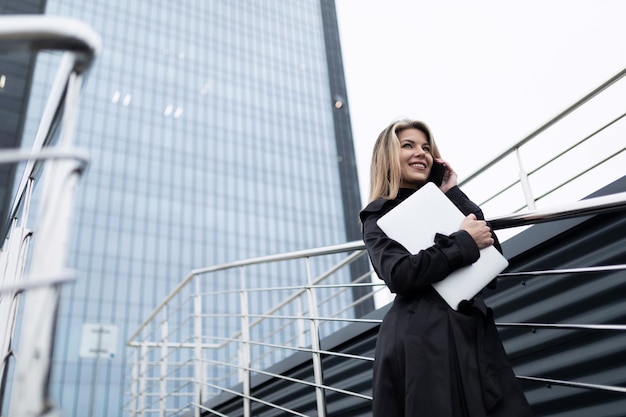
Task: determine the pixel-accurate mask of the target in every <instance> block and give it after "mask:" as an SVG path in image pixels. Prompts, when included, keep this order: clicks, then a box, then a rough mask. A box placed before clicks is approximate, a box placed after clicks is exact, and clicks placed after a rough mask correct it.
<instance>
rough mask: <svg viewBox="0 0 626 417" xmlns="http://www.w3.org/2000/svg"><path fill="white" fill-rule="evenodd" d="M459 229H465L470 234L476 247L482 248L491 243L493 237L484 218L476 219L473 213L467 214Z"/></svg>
mask: <svg viewBox="0 0 626 417" xmlns="http://www.w3.org/2000/svg"><path fill="white" fill-rule="evenodd" d="M461 230H465V231H466V232H467V233H469V234H470V236H471V237H472V239H474V242H476V244H477V245H478V249H484V248H486V247H488V246H491V245H493V237H492V236H491V229H489V226H487V222H485V221H484V220H476V215H475V214H474V213H472V214H470V215H468V216H467V217H465V219H464V220H463V223H461Z"/></svg>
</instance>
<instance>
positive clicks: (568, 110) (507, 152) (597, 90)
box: [459, 68, 626, 185]
mask: <svg viewBox="0 0 626 417" xmlns="http://www.w3.org/2000/svg"><path fill="white" fill-rule="evenodd" d="M624 75H626V68H624V69H622V70H621V71H620V72H618V73H617V74H615V75H614V76H613V77H611V78H609V79H608V80H607V81H605V82H604V83H602V84H601V85H600V86H599V87H597V88H595V89H593V90H592V91H590V92H589V93H587V94H586V95H585V96H583V97H582V98H581V99H579V100H578V101H576V102H575V103H574V104H572V105H571V106H569V107H567V108H566V109H565V110H563V111H561V112H560V113H558V114H557V115H556V116H554V117H553V118H551V119H550V120H548V121H547V122H545V123H544V124H543V125H541V126H540V127H539V128H537V129H535V130H534V131H533V132H531V133H530V134H528V135H527V136H526V137H524V138H523V139H521V140H519V141H518V142H517V143H515V144H513V145H512V146H510V147H509V148H507V149H506V150H504V151H503V152H501V153H500V154H499V155H497V156H496V157H495V158H493V159H492V160H490V161H489V162H487V163H486V164H484V165H483V166H482V167H481V168H479V169H477V170H476V171H474V172H473V173H472V174H470V175H469V176H468V177H467V178H465V179H463V181H460V182H459V185H463V184H466V183H468V182H469V181H471V180H473V179H474V178H476V177H477V176H478V175H480V174H481V173H482V172H484V171H486V170H487V169H489V168H491V167H492V166H494V165H495V164H497V163H498V162H500V161H501V160H503V159H504V158H506V157H507V156H508V155H510V154H511V153H513V152H515V150H516V149H518V148H520V147H521V146H523V145H525V144H526V143H528V142H529V141H530V140H531V139H533V138H534V137H536V136H538V135H539V134H540V133H542V132H544V131H546V130H547V129H548V128H550V127H551V126H552V125H554V124H555V123H556V122H558V121H559V120H561V119H563V118H564V117H565V116H567V115H569V114H570V113H572V112H573V111H574V110H576V109H578V108H579V107H581V106H582V105H583V104H585V103H586V102H587V101H589V100H591V99H592V98H594V97H595V96H597V95H598V94H600V93H601V92H602V91H604V90H606V89H607V88H609V87H610V86H611V85H613V84H615V83H616V82H617V81H619V80H620V79H621V78H622V77H624Z"/></svg>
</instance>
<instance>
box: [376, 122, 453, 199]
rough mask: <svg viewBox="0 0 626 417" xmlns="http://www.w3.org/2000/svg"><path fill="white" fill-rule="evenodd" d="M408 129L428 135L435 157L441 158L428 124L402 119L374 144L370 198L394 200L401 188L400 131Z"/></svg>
mask: <svg viewBox="0 0 626 417" xmlns="http://www.w3.org/2000/svg"><path fill="white" fill-rule="evenodd" d="M406 129H417V130H419V131H421V132H422V133H424V135H426V140H427V141H428V144H429V145H430V149H431V153H432V155H433V157H435V158H440V157H441V155H440V154H439V149H438V148H437V145H436V144H435V139H434V138H433V135H432V133H431V131H430V128H429V127H428V125H427V124H426V123H424V122H420V121H419V120H411V119H402V120H398V121H395V122H393V123H392V124H390V125H389V126H387V128H385V129H384V130H383V131H382V132H381V133H380V135H378V139H377V140H376V143H375V144H374V152H373V154H372V164H371V166H370V198H369V201H370V202H372V201H374V200H377V199H379V198H386V199H388V200H392V199H394V198H396V196H397V195H398V190H399V189H400V179H401V178H400V175H401V167H400V139H398V133H400V132H402V131H403V130H406Z"/></svg>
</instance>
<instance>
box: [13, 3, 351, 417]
mask: <svg viewBox="0 0 626 417" xmlns="http://www.w3.org/2000/svg"><path fill="white" fill-rule="evenodd" d="M46 14H50V15H62V16H68V17H73V18H76V19H79V20H81V21H83V22H85V23H87V24H89V25H90V26H91V27H93V28H94V29H95V30H96V32H98V33H99V34H100V35H101V36H102V40H103V51H102V54H101V55H100V56H99V57H98V58H97V60H96V63H95V66H94V68H93V70H92V71H91V73H90V76H89V79H88V80H87V83H86V86H85V89H84V91H83V93H82V96H81V103H80V112H79V122H78V125H77V133H76V138H77V144H78V146H79V147H81V148H85V149H87V150H88V151H89V153H90V155H91V162H90V165H89V167H88V170H87V172H86V173H85V174H84V176H83V178H82V179H81V181H80V186H79V189H78V191H77V193H78V194H77V204H76V207H75V211H74V213H75V221H74V225H73V230H72V233H73V235H74V237H73V241H72V242H73V243H72V247H71V251H70V264H71V266H72V267H74V268H75V269H76V270H77V271H78V276H79V278H78V281H77V282H76V283H75V284H72V285H69V286H67V287H65V289H64V292H63V298H62V302H61V307H60V316H59V323H58V326H59V329H58V340H57V345H56V354H55V358H56V359H55V363H54V366H53V375H52V384H51V389H52V396H53V399H54V401H55V402H56V403H57V405H59V406H60V408H61V409H62V413H63V415H64V416H81V417H82V416H85V415H89V413H91V412H93V415H94V416H102V417H104V416H114V415H121V414H122V411H121V407H122V401H123V397H124V389H125V387H124V366H125V365H124V356H125V348H124V343H125V341H126V339H127V337H128V336H129V334H130V333H132V332H133V331H134V330H135V329H136V327H137V326H138V324H139V323H141V322H142V321H143V320H144V319H145V318H146V316H147V315H148V314H149V313H150V312H151V311H152V310H153V308H154V307H155V306H156V305H158V303H160V302H161V300H162V299H163V298H164V297H165V295H167V294H168V293H169V292H170V291H171V290H172V289H173V288H174V287H175V286H176V284H177V283H178V282H179V281H180V280H182V278H183V277H184V276H185V275H186V274H187V273H188V272H189V271H190V270H191V269H193V268H198V267H202V266H209V265H217V264H221V263H225V262H228V261H233V260H237V259H244V258H249V257H255V256H262V255H268V254H274V253H280V252H287V251H294V250H299V249H307V248H313V247H318V246H325V245H331V244H338V243H344V242H346V241H349V240H353V239H356V238H357V237H358V236H359V225H358V220H357V219H358V217H357V215H358V207H359V205H360V197H359V194H358V193H359V191H358V183H357V179H356V167H355V162H354V152H353V148H352V137H351V131H350V123H349V122H350V121H349V114H348V105H347V101H346V100H345V96H346V94H345V84H344V82H343V70H342V69H341V54H340V48H339V43H338V35H337V30H336V18H335V15H334V3H333V2H332V1H327V0H322V1H320V0H298V1H282V0H245V1H243V0H242V1H230V0H181V1H176V2H174V1H161V0H135V1H131V2H128V1H126V0H106V1H105V0H98V1H90V2H84V1H83V0H48V1H47V5H46ZM51 69H52V61H51V60H48V57H46V56H43V57H41V58H40V59H39V64H38V66H37V69H36V71H35V78H34V82H33V92H32V98H31V108H37V106H41V103H42V102H43V101H42V100H43V98H44V97H45V93H46V90H44V89H43V87H40V86H39V82H40V81H39V80H44V79H49V75H50V74H52V73H53V72H52V71H51ZM41 84H42V85H43V84H45V83H43V82H41ZM31 113H32V114H37V112H36V111H32V110H31ZM30 119H31V120H29V121H28V122H27V123H28V124H27V126H26V128H25V131H26V132H27V134H28V133H29V132H31V133H32V131H33V130H34V126H36V119H35V117H34V116H33V117H31V118H30ZM26 141H27V140H26V139H25V142H26ZM84 323H102V324H106V325H115V326H118V328H119V335H120V340H119V341H118V345H119V348H118V354H117V356H116V357H115V358H113V359H111V360H99V361H97V362H96V361H95V360H93V359H85V358H81V357H79V347H80V339H81V327H82V325H83V324H84ZM94 382H95V386H94Z"/></svg>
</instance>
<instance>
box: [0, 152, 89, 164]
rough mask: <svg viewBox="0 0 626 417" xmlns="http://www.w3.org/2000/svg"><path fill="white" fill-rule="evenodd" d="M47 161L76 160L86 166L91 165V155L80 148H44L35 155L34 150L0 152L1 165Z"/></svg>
mask: <svg viewBox="0 0 626 417" xmlns="http://www.w3.org/2000/svg"><path fill="white" fill-rule="evenodd" d="M46 159H75V160H77V161H79V162H81V163H82V165H84V166H86V165H87V164H88V163H89V154H88V153H87V152H86V151H84V150H82V149H78V148H64V149H59V148H43V149H40V150H38V151H37V152H35V153H33V151H32V150H8V151H1V152H0V164H8V163H12V162H21V161H32V160H46Z"/></svg>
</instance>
